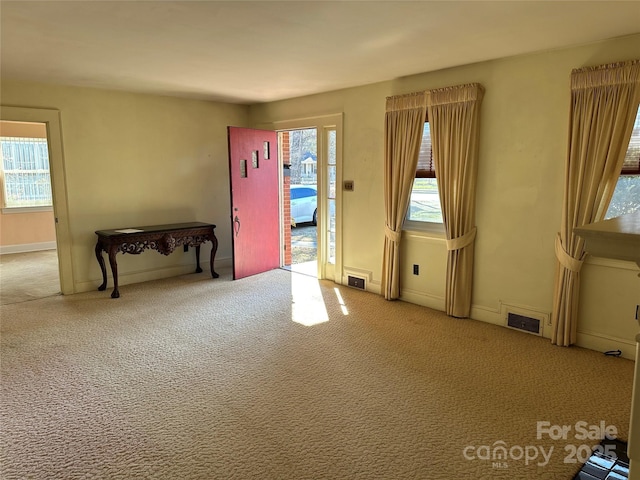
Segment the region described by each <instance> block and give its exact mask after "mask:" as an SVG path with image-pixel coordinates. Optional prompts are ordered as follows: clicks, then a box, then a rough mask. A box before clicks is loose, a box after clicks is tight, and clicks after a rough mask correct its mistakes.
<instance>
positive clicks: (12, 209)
mask: <svg viewBox="0 0 640 480" xmlns="http://www.w3.org/2000/svg"><path fill="white" fill-rule="evenodd" d="M16 141H23V142H25V143H27V142H28V141H35V142H34V143H44V146H45V149H44V151H45V152H46V158H45V160H46V164H47V169H46V170H44V169H38V171H39V170H42V172H46V174H47V175H48V177H49V181H48V185H49V202H48V203H34V204H32V205H8V203H9V202H8V199H7V183H6V177H5V172H6V169H5V164H4V158H3V160H2V162H0V190H1V192H0V195H1V198H0V201H1V207H2V209H1V210H2V213H3V214H12V213H35V212H50V211H53V186H52V179H51V158H50V157H51V154H50V152H49V141H48V139H47V138H40V137H12V136H2V137H0V146H1V143H2V142H13V143H16ZM13 148H15V147H13ZM33 156H34V158H35V157H36V156H37V153H36V149H35V148H34V152H33ZM13 171H14V170H11V172H13ZM15 171H20V169H17V170H15ZM32 201H33V202H36V201H37V200H32Z"/></svg>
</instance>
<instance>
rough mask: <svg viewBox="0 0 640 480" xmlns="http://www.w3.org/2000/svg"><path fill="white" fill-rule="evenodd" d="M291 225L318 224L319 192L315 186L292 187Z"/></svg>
mask: <svg viewBox="0 0 640 480" xmlns="http://www.w3.org/2000/svg"><path fill="white" fill-rule="evenodd" d="M290 198H291V224H292V225H296V224H298V223H304V222H311V223H313V224H314V225H317V224H318V190H317V189H316V186H315V185H291V194H290Z"/></svg>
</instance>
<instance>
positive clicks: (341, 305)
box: [333, 287, 349, 315]
mask: <svg viewBox="0 0 640 480" xmlns="http://www.w3.org/2000/svg"><path fill="white" fill-rule="evenodd" d="M333 291H334V292H336V297H338V303H339V304H340V309H341V310H342V313H343V315H349V310H347V306H346V305H345V303H344V299H343V298H342V294H341V293H340V290H339V289H338V287H336V288H334V289H333Z"/></svg>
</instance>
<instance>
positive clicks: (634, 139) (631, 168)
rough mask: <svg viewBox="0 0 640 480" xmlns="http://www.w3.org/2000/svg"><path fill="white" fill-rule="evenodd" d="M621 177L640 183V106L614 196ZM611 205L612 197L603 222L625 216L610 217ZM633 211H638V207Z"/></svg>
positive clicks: (639, 208)
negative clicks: (633, 178)
mask: <svg viewBox="0 0 640 480" xmlns="http://www.w3.org/2000/svg"><path fill="white" fill-rule="evenodd" d="M635 132H637V134H636V135H635V136H634V133H635ZM636 152H637V157H635V156H633V154H634V153H636ZM627 156H630V159H628V158H627ZM622 177H637V181H638V182H640V105H638V109H637V111H636V117H635V120H634V123H633V129H632V131H631V138H630V139H629V144H628V145H627V150H626V152H625V160H624V163H623V164H622V170H621V171H620V174H619V175H618V178H617V179H616V187H615V188H614V194H615V191H616V189H617V188H618V183H619V182H620V179H621V178H622ZM612 204H613V196H612V197H611V201H610V202H609V205H607V211H606V212H605V216H604V219H605V220H610V219H612V218H618V217H619V216H621V215H625V214H624V213H622V214H620V215H616V216H610V215H609V212H610V209H611V206H612ZM635 211H636V212H637V211H640V206H639V207H638V208H637V209H636V210H635ZM628 213H629V212H627V214H628Z"/></svg>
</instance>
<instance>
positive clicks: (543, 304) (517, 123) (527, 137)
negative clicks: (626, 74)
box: [251, 35, 640, 356]
mask: <svg viewBox="0 0 640 480" xmlns="http://www.w3.org/2000/svg"><path fill="white" fill-rule="evenodd" d="M632 58H640V35H635V36H630V37H626V38H621V39H616V40H612V41H608V42H602V43H597V44H592V45H587V46H582V47H578V48H571V49H563V50H556V51H551V52H546V53H541V54H536V55H527V56H520V57H513V58H507V59H502V60H498V61H491V62H485V63H479V64H474V65H467V66H464V67H459V68H452V69H447V70H442V71H438V72H431V73H424V74H420V75H414V76H411V77H406V78H402V79H398V80H395V81H390V82H385V83H379V84H374V85H369V86H364V87H360V88H353V89H348V90H342V91H339V92H331V93H327V94H322V95H314V96H309V97H304V98H299V99H293V100H288V101H282V102H275V103H270V104H265V105H256V106H253V107H252V108H251V119H252V122H253V124H254V125H264V124H268V123H270V122H275V121H282V120H288V119H295V118H300V117H310V116H315V115H321V114H325V113H339V112H344V119H345V126H344V152H343V159H344V160H343V166H342V168H343V178H347V179H353V180H354V181H355V191H354V192H350V193H349V194H348V195H344V196H343V201H344V206H343V211H342V226H343V232H344V233H343V242H344V251H343V261H344V266H345V268H356V269H359V270H363V271H369V272H371V274H372V277H373V282H371V284H370V289H371V290H374V291H375V290H379V282H380V275H381V269H382V245H383V238H384V231H383V226H384V206H383V199H382V195H383V168H382V162H383V125H384V103H385V96H387V95H392V94H401V93H408V92H412V91H418V90H424V89H429V88H438V87H444V86H450V85H458V84H463V83H468V82H479V83H481V84H482V85H483V86H484V87H485V89H486V94H485V98H484V102H483V107H482V126H481V138H480V160H479V162H480V163H479V175H478V193H477V226H478V236H477V241H476V250H475V252H476V265H475V274H474V287H473V309H472V317H473V318H475V319H479V320H483V321H487V322H491V323H496V324H502V323H503V321H504V312H505V308H506V307H505V305H512V306H515V307H519V308H520V309H523V310H525V313H528V312H529V311H531V312H530V313H531V314H534V315H535V314H538V313H539V314H541V315H544V314H546V315H549V314H550V312H551V308H552V300H553V293H552V292H553V281H554V271H555V257H554V237H555V234H556V232H557V231H558V229H559V226H560V215H561V208H562V207H561V202H562V195H563V177H564V162H565V156H566V149H567V127H568V114H569V100H570V92H569V77H570V73H571V70H572V69H573V68H579V67H582V66H587V65H596V64H602V63H608V62H614V61H620V60H626V59H632ZM381 68H383V64H381ZM403 238H404V241H403V255H402V260H403V265H404V266H403V273H402V279H401V281H402V291H403V298H404V299H406V300H408V301H412V302H415V303H420V304H423V305H427V306H431V307H434V308H438V309H443V306H444V301H443V297H444V275H445V269H446V257H445V255H446V251H445V248H444V242H443V240H442V239H441V238H438V236H437V235H426V234H422V233H416V232H411V233H405V235H404V236H403ZM596 263H597V264H594V263H593V261H591V262H590V263H588V264H587V265H585V267H584V270H583V287H584V288H583V295H582V300H581V313H580V326H579V331H580V335H579V343H580V344H581V345H585V346H588V347H590V348H594V349H597V350H604V349H613V348H620V349H621V350H623V353H624V354H625V355H626V356H632V355H633V345H634V337H635V334H636V333H637V332H638V326H637V324H636V323H635V321H634V320H633V316H634V312H635V306H636V304H638V303H640V294H639V293H638V292H640V280H639V279H638V278H637V273H638V269H637V267H636V266H635V265H633V264H630V263H626V262H610V261H605V260H597V259H596ZM413 264H419V265H420V275H419V276H414V275H413V274H412V269H411V266H412V265H413ZM544 335H545V336H549V335H550V327H549V326H545V331H544Z"/></svg>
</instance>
